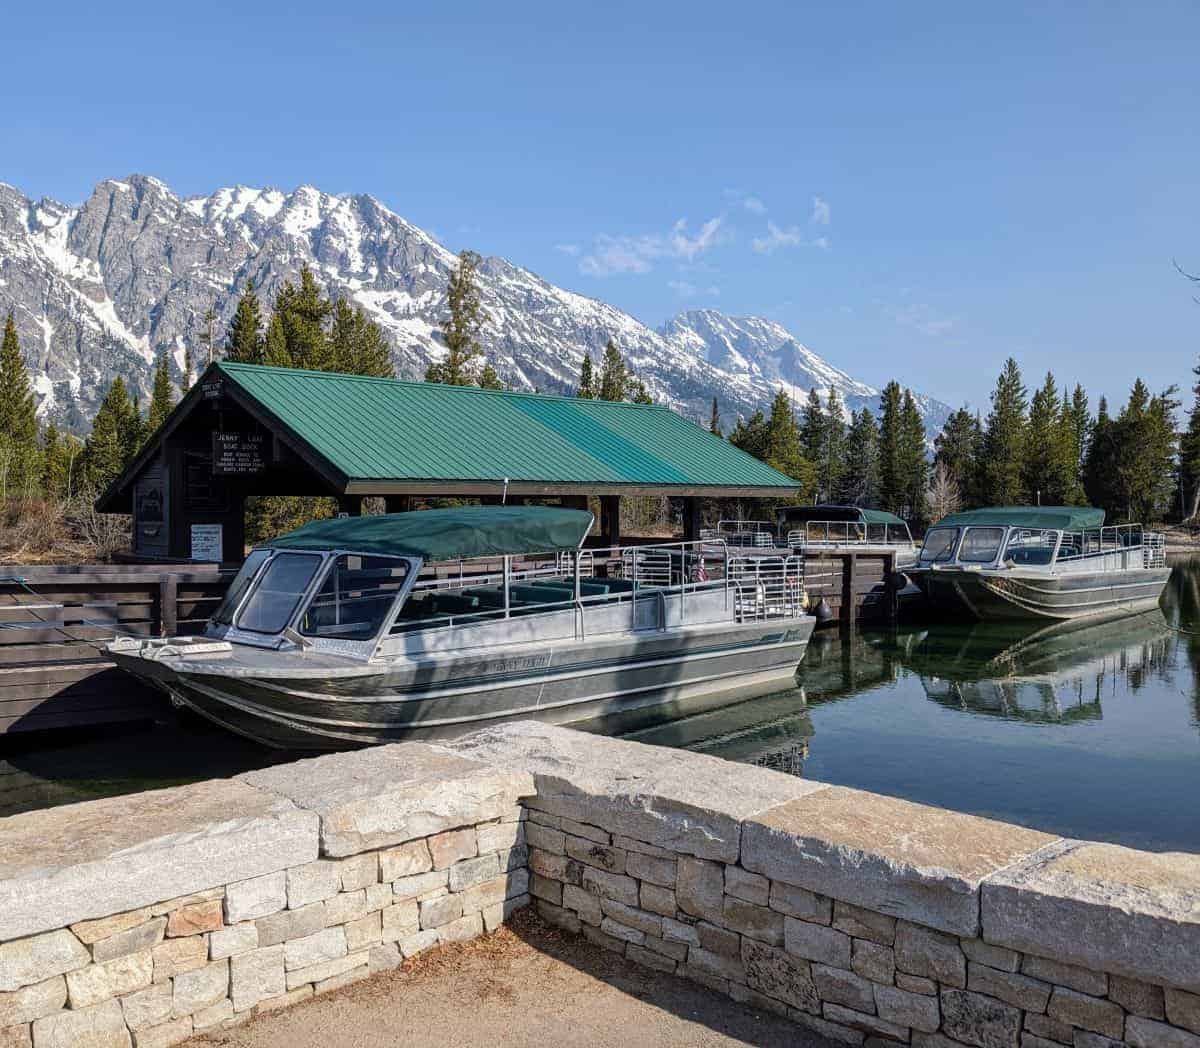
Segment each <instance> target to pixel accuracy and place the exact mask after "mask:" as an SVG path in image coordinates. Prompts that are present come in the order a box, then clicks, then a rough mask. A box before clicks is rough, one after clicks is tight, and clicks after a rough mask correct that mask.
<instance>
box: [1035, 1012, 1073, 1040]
mask: <svg viewBox="0 0 1200 1048" xmlns="http://www.w3.org/2000/svg"><path fill="white" fill-rule="evenodd" d="M1075 1032H1076V1031H1075V1028H1074V1027H1073V1026H1070V1025H1069V1024H1067V1023H1060V1022H1059V1021H1058V1020H1057V1019H1051V1018H1050V1016H1048V1015H1035V1014H1034V1013H1033V1012H1026V1013H1025V1033H1026V1034H1032V1035H1033V1036H1035V1037H1043V1038H1045V1039H1046V1040H1048V1041H1058V1042H1059V1043H1060V1044H1070V1043H1071V1042H1072V1041H1073V1040H1074V1038H1075ZM1022 1036H1024V1034H1023V1035H1022Z"/></svg>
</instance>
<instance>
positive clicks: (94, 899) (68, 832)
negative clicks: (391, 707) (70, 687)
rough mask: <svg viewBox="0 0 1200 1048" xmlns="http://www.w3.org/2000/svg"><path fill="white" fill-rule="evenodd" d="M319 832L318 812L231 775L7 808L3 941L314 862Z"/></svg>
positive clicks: (0, 899) (0, 866) (1, 828)
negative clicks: (31, 808) (20, 809)
mask: <svg viewBox="0 0 1200 1048" xmlns="http://www.w3.org/2000/svg"><path fill="white" fill-rule="evenodd" d="M316 833H317V820H316V816H315V815H313V814H312V813H311V812H304V811H300V810H298V809H297V808H296V807H295V806H294V805H292V804H290V803H287V802H286V801H280V800H279V799H278V798H276V797H271V796H268V795H266V794H263V793H261V792H259V791H258V790H255V789H252V788H251V787H249V786H247V785H245V784H244V783H239V782H237V781H234V780H230V779H216V780H212V781H209V782H203V783H195V784H193V785H189V786H179V787H175V788H172V789H169V790H151V791H148V792H144V793H135V794H129V795H127V796H123V797H112V798H105V799H102V800H95V801H87V802H86V803H83V804H68V805H63V806H62V807H59V808H50V809H47V810H43V811H35V812H27V813H24V814H21V815H14V816H10V817H8V818H6V819H2V820H0V838H2V839H3V840H4V843H5V848H4V854H3V855H2V856H0V940H6V939H13V938H17V937H20V936H27V935H31V934H34V933H37V932H41V931H47V930H50V929H54V928H61V927H62V926H63V925H69V924H75V923H78V922H81V921H87V920H94V919H96V918H101V917H109V916H110V915H113V914H123V913H126V912H127V911H131V910H136V909H138V908H139V907H145V906H149V905H150V904H152V903H155V902H158V901H159V900H162V899H171V898H174V897H176V896H181V895H186V894H188V893H190V892H196V891H200V890H202V889H208V888H213V887H214V886H216V885H221V884H226V883H228V882H229V881H240V880H246V879H248V878H251V877H256V876H259V875H261V874H265V873H268V872H272V871H275V870H279V869H282V868H284V867H285V866H293V865H296V864H297V863H302V862H308V861H310V860H312V859H314V858H316V849H317V836H316ZM139 923H140V922H139Z"/></svg>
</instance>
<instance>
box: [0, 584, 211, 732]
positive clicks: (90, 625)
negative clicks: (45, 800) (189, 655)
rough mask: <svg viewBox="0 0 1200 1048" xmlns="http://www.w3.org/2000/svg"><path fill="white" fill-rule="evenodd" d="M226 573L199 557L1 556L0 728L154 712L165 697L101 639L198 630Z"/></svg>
mask: <svg viewBox="0 0 1200 1048" xmlns="http://www.w3.org/2000/svg"><path fill="white" fill-rule="evenodd" d="M231 578H232V572H230V571H224V572H222V571H221V570H220V569H219V568H218V567H217V566H216V565H204V564H196V565H191V564H189V565H186V566H163V567H159V566H150V565H145V564H129V565H126V564H117V565H108V564H95V565H92V564H85V565H78V566H76V565H71V566H45V565H38V566H30V567H25V566H20V565H12V566H10V565H0V735H4V734H8V733H13V732H24V731H36V730H38V729H42V728H63V727H75V726H80V725H87V724H103V723H109V722H114V721H128V720H140V719H145V718H148V717H152V716H154V714H155V712H156V711H161V709H162V704H163V702H164V701H165V699H164V697H163V696H162V695H161V694H159V693H158V692H155V691H152V690H151V689H149V688H146V687H143V686H142V685H139V684H138V683H137V682H136V681H135V680H134V679H133V678H132V677H130V676H128V675H127V674H125V673H122V672H121V671H120V670H118V669H116V668H115V667H114V666H113V664H112V662H110V661H109V660H108V659H107V658H105V656H104V650H103V647H104V642H105V641H107V640H109V639H111V638H112V637H113V636H115V635H117V634H125V635H134V636H141V637H155V636H159V635H160V634H164V633H188V632H198V631H199V630H200V629H201V628H202V627H203V624H204V621H205V620H206V619H207V618H208V617H209V616H210V615H211V614H212V613H213V611H215V610H216V607H217V604H218V603H219V602H220V600H221V597H222V595H223V594H224V592H225V587H226V586H227V585H228V584H229V581H230V579H231Z"/></svg>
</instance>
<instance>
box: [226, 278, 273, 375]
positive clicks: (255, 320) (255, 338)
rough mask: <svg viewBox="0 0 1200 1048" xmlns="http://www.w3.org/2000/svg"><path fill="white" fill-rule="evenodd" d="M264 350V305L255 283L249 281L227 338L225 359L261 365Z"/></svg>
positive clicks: (239, 300)
mask: <svg viewBox="0 0 1200 1048" xmlns="http://www.w3.org/2000/svg"><path fill="white" fill-rule="evenodd" d="M264 350H265V340H264V338H263V318H262V305H261V304H260V303H259V301H258V295H257V294H256V293H255V291H254V281H253V280H247V281H246V287H245V290H243V291H242V297H241V298H239V299H238V304H237V309H236V310H235V311H234V314H233V320H232V321H230V324H229V331H228V332H227V334H226V336H225V359H226V360H234V361H238V362H240V363H243V364H261V363H263V361H264V356H263V354H264Z"/></svg>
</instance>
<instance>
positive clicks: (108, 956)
mask: <svg viewBox="0 0 1200 1048" xmlns="http://www.w3.org/2000/svg"><path fill="white" fill-rule="evenodd" d="M216 905H217V907H218V911H219V909H220V906H221V904H220V902H218V903H217V904H216ZM218 920H219V918H218ZM166 926H167V918H166V917H152V918H151V919H150V920H148V921H146V922H145V923H143V924H139V925H137V927H135V928H129V929H128V930H126V931H123V932H118V933H117V934H116V935H110V936H109V937H108V938H107V939H101V940H100V941H99V942H96V943H94V944H93V945H92V960H94V961H112V960H115V959H116V958H118V957H125V956H127V955H128V954H131V953H141V952H142V951H144V950H149V949H151V948H152V947H153V946H155V945H157V944H158V943H160V942H162V940H163V934H164V931H165V929H166Z"/></svg>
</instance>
